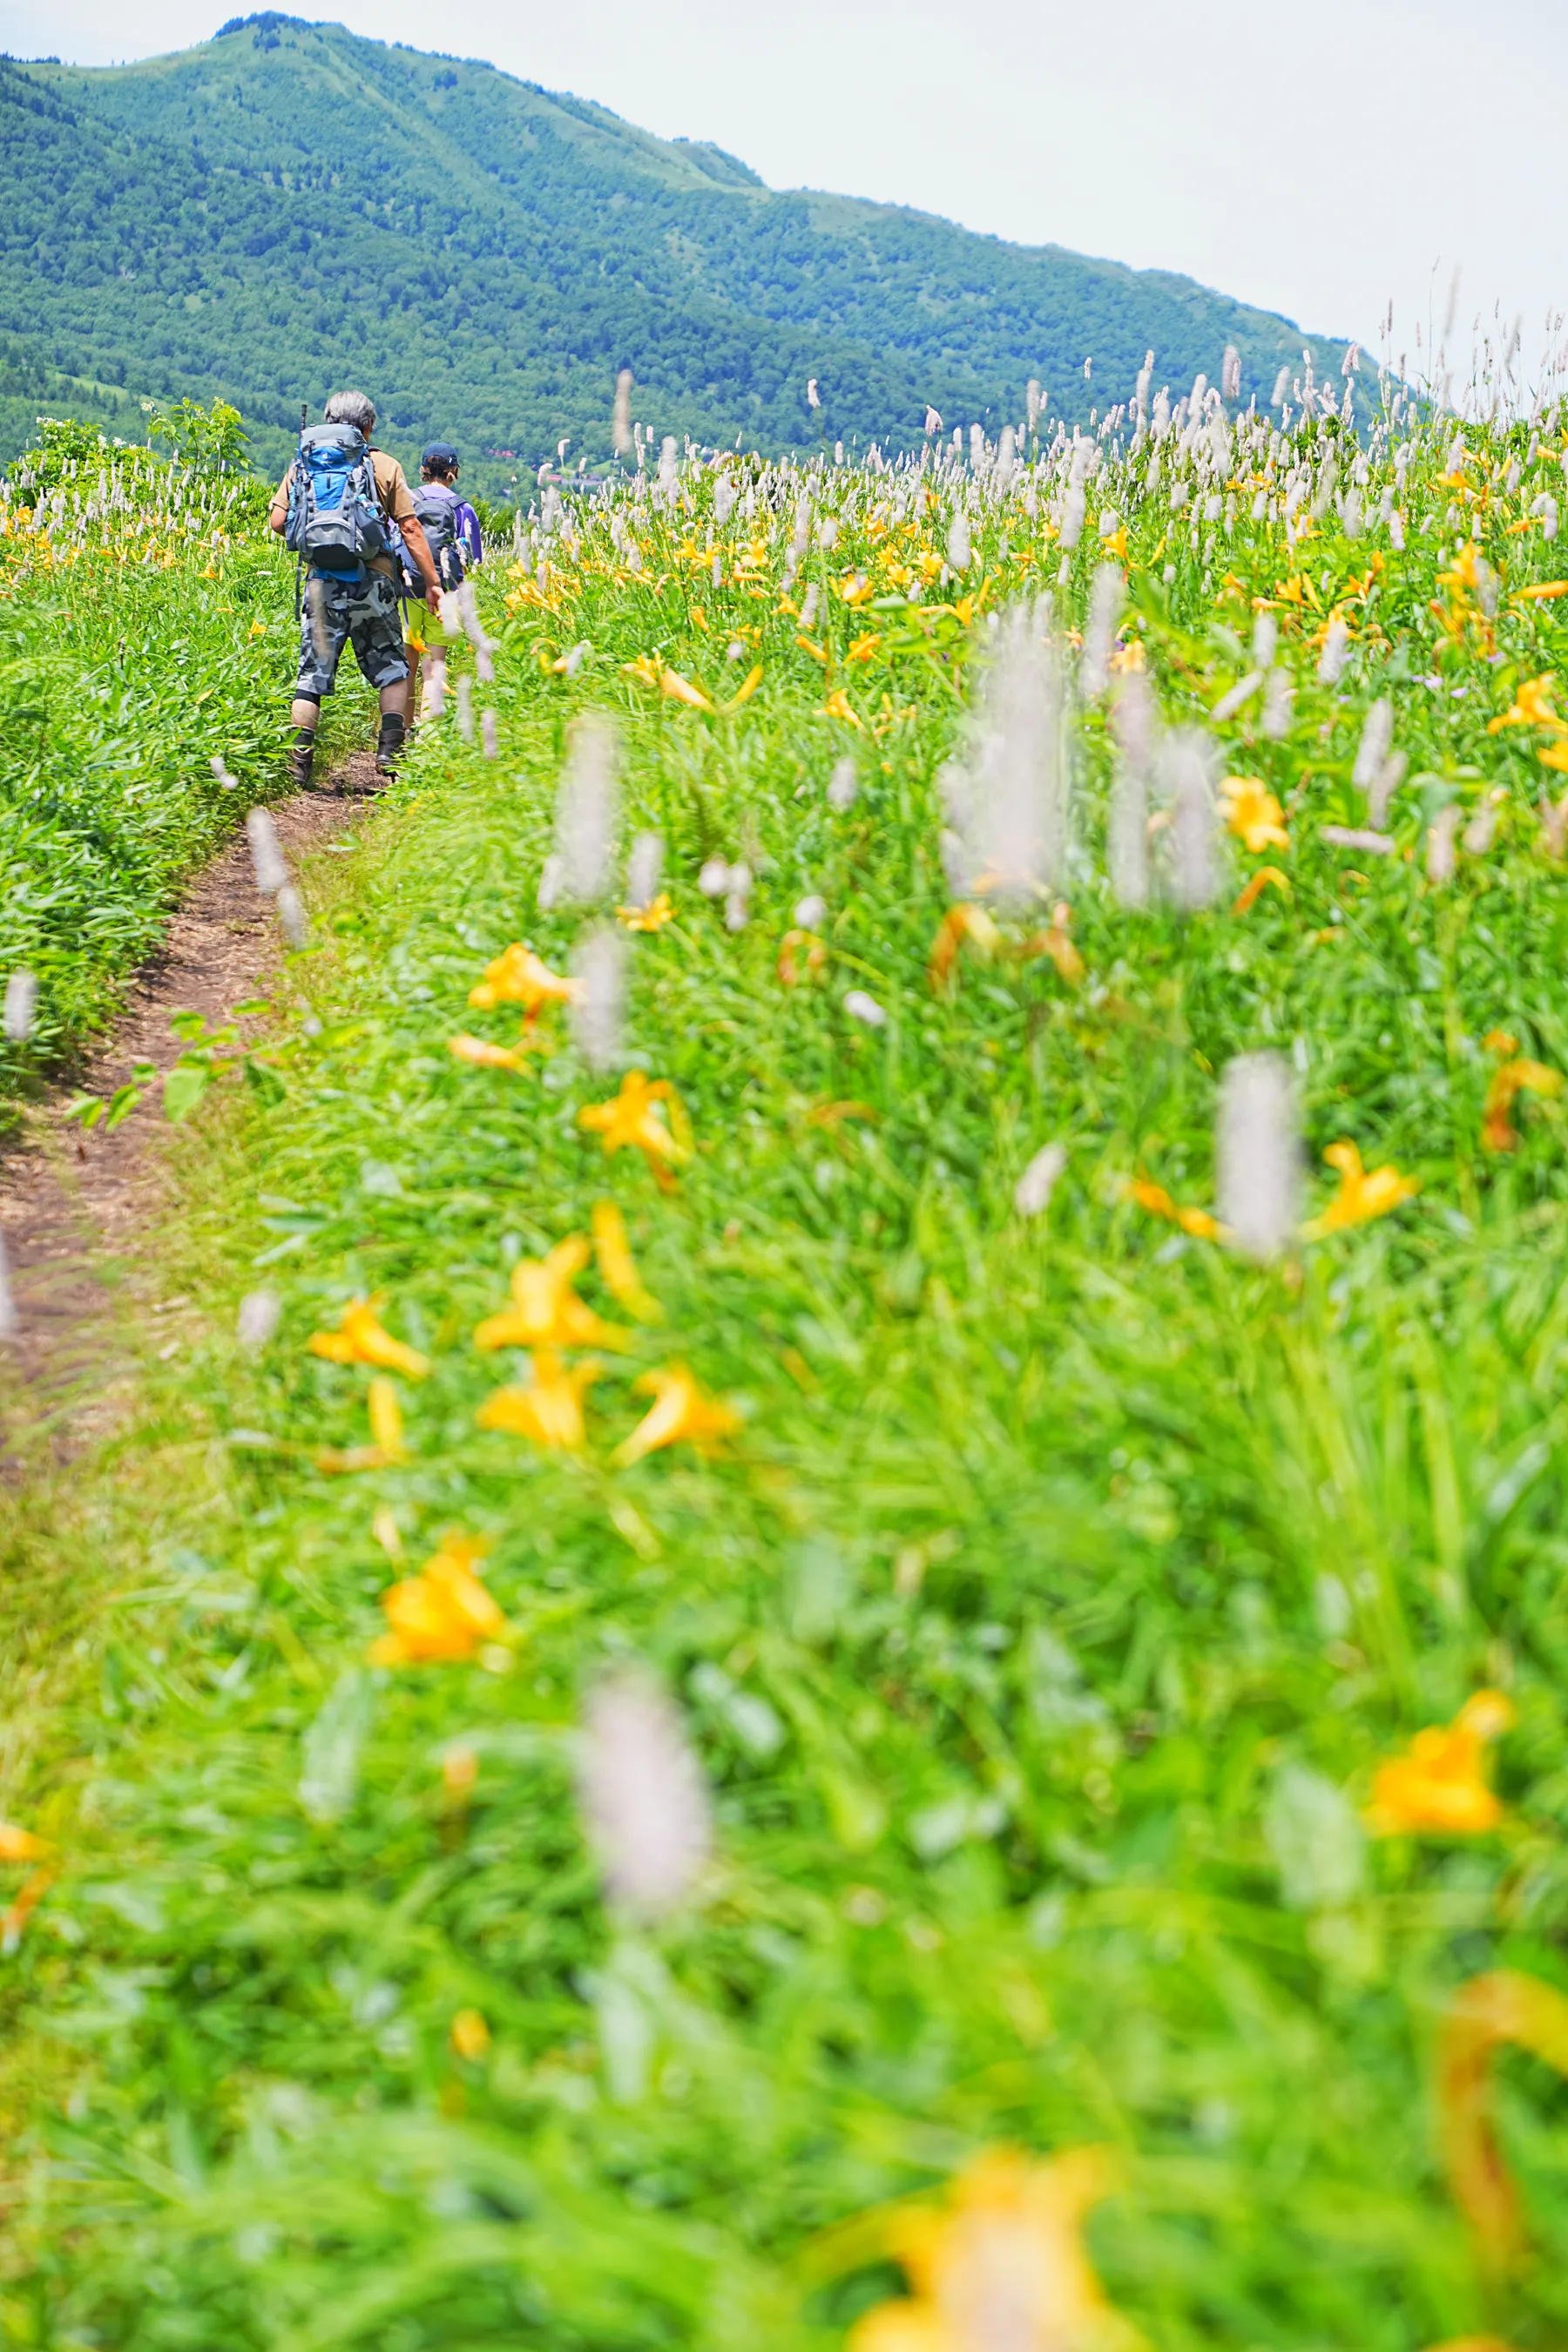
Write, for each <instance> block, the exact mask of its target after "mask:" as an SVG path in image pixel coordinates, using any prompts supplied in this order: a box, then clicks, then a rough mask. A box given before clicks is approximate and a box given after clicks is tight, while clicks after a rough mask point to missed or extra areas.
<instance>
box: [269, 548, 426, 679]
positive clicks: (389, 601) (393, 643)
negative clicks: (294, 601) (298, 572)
mask: <svg viewBox="0 0 1568 2352" xmlns="http://www.w3.org/2000/svg"><path fill="white" fill-rule="evenodd" d="M345 645H352V646H353V649H354V659H355V660H356V661H357V662H358V664H359V666H360V669H361V671H362V673H363V677H364V678H365V680H366V682H367V684H369V685H371V686H374V687H378V688H379V687H383V686H396V685H397V684H398V683H399V682H400V680H402V679H403V678H405V677H407V675H408V660H407V656H406V655H405V652H404V650H403V615H402V613H401V610H400V608H399V605H398V601H397V592H396V591H395V588H394V587H393V584H392V583H391V581H390V580H387V579H385V578H384V577H383V575H382V574H381V573H380V572H366V574H365V576H364V579H363V583H355V582H345V581H342V580H331V579H328V578H326V577H325V576H324V575H323V574H322V573H321V572H307V573H306V575H305V593H304V601H303V603H302V604H301V606H300V676H299V679H298V681H297V683H296V685H295V688H294V691H295V693H296V694H297V695H301V696H305V697H309V698H311V699H313V700H315V701H317V702H319V701H321V698H322V697H323V696H324V695H328V694H331V691H332V689H333V688H334V686H335V685H336V683H337V676H338V663H339V661H340V660H341V658H342V650H343V647H344V646H345Z"/></svg>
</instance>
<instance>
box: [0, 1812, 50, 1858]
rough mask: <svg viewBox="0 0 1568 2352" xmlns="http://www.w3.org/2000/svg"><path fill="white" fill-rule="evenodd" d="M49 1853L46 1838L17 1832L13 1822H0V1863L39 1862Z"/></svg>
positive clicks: (31, 1833) (28, 1831)
mask: <svg viewBox="0 0 1568 2352" xmlns="http://www.w3.org/2000/svg"><path fill="white" fill-rule="evenodd" d="M49 1851H50V1847H49V1842H48V1840H47V1838H41V1837H35V1836H34V1834H33V1832H32V1831H31V1830H19V1829H17V1828H16V1825H15V1823H14V1822H0V1862H41V1861H42V1860H43V1858H44V1856H45V1854H47V1853H48V1852H49Z"/></svg>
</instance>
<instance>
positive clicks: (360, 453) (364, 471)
mask: <svg viewBox="0 0 1568 2352" xmlns="http://www.w3.org/2000/svg"><path fill="white" fill-rule="evenodd" d="M283 544H284V545H285V547H288V548H290V549H291V550H292V551H294V553H295V554H297V555H299V556H300V558H301V559H302V561H303V562H306V563H308V564H309V565H310V568H311V570H312V571H314V572H325V573H326V574H327V576H328V577H329V578H330V579H334V580H353V581H358V580H359V579H360V578H361V577H362V574H363V567H364V565H365V563H366V562H367V561H368V560H369V559H370V557H372V556H374V555H384V554H386V553H387V551H388V549H389V547H390V545H391V540H390V535H389V532H388V528H387V524H386V521H385V519H384V516H383V514H382V511H381V501H380V499H378V498H377V497H376V494H375V470H374V467H373V466H372V464H371V461H370V448H369V446H368V444H367V443H366V441H365V438H364V436H363V433H361V432H360V431H359V429H358V427H357V426H356V425H307V426H306V427H305V429H304V431H303V432H302V433H301V434H300V454H299V456H298V457H297V458H296V459H295V461H294V471H293V474H292V477H291V478H290V480H289V515H288V520H287V521H286V522H285V524H284V528H283Z"/></svg>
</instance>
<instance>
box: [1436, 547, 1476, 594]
mask: <svg viewBox="0 0 1568 2352" xmlns="http://www.w3.org/2000/svg"><path fill="white" fill-rule="evenodd" d="M1479 561H1480V550H1479V547H1478V546H1477V545H1476V542H1475V541H1474V540H1473V539H1472V540H1471V541H1470V542H1469V544H1468V546H1466V547H1462V548H1460V550H1459V551H1458V555H1456V556H1455V558H1454V565H1453V569H1452V571H1450V572H1438V574H1437V585H1438V587H1439V588H1447V589H1449V590H1451V591H1452V592H1453V593H1454V594H1456V595H1469V594H1472V593H1474V591H1475V590H1476V589H1477V588H1479V585H1480V575H1479V572H1478V571H1477V569H1476V566H1477V564H1478V563H1479Z"/></svg>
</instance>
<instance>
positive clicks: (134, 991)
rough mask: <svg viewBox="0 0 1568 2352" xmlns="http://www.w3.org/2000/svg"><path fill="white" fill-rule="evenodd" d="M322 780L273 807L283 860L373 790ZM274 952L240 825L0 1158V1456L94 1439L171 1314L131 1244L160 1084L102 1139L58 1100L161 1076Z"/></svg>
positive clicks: (360, 762)
mask: <svg viewBox="0 0 1568 2352" xmlns="http://www.w3.org/2000/svg"><path fill="white" fill-rule="evenodd" d="M331 782H332V785H333V786H334V787H335V789H334V790H331V791H327V792H315V793H296V794H295V795H294V796H293V797H292V798H290V799H289V800H286V801H281V802H279V803H275V804H274V805H273V807H272V810H271V815H272V820H273V823H274V824H275V825H276V826H277V829H278V837H279V843H280V844H281V845H282V848H283V852H284V855H285V856H286V857H287V858H288V860H289V865H290V866H297V865H298V863H299V861H300V858H301V857H303V856H307V855H309V854H310V852H312V851H319V850H328V851H330V850H331V847H332V845H333V844H334V842H335V841H341V842H342V843H343V844H344V845H346V844H347V842H348V840H349V838H350V832H349V829H350V828H351V827H353V825H355V824H358V822H359V820H360V817H361V815H362V814H363V808H364V805H365V803H366V801H367V800H368V799H369V798H370V797H371V796H372V794H373V793H374V790H375V775H374V759H373V755H372V754H371V753H370V752H369V751H356V752H352V753H350V754H349V756H348V759H347V760H346V761H345V762H344V763H343V764H342V766H341V767H340V768H339V769H337V770H336V771H334V772H333V775H332V778H331ZM278 953H279V929H278V922H277V917H276V915H275V913H274V911H273V908H272V906H271V903H270V901H269V900H268V899H266V898H263V897H261V895H260V894H259V893H258V890H257V887H256V882H255V877H254V874H253V871H252V866H251V858H250V850H249V846H248V844H247V840H246V836H245V834H244V832H243V830H241V831H240V832H238V833H237V835H235V837H234V839H233V840H232V841H231V842H230V843H229V845H228V846H227V847H226V849H225V850H224V851H223V852H222V853H221V854H220V855H219V856H217V857H216V858H214V860H213V861H212V863H211V864H210V865H209V866H206V867H205V870H204V871H203V872H202V874H201V875H200V876H199V877H197V879H196V880H195V884H194V886H193V887H192V889H191V891H190V894H189V896H188V897H187V898H185V899H184V901H183V903H182V904H181V905H180V907H179V908H177V909H176V910H175V912H174V916H173V917H172V919H171V920H170V924H169V929H168V934H167V937H166V938H165V940H164V941H163V946H162V948H161V949H160V950H158V952H157V953H156V954H155V955H153V956H152V957H150V958H149V959H148V961H147V962H146V963H144V964H143V965H142V968H141V970H140V971H138V972H137V973H136V974H135V975H134V976H133V978H132V981H131V982H130V983H129V987H128V990H127V999H126V1006H125V1011H124V1013H122V1015H121V1019H120V1020H119V1021H118V1022H117V1023H116V1024H115V1026H114V1029H113V1031H112V1033H111V1034H110V1036H109V1037H108V1038H107V1039H106V1040H105V1041H104V1043H103V1044H102V1045H100V1047H99V1049H98V1051H97V1052H96V1053H94V1054H93V1055H91V1057H90V1058H89V1061H88V1062H87V1063H86V1064H85V1066H82V1067H81V1068H79V1070H78V1071H77V1073H76V1074H75V1075H74V1076H73V1077H72V1079H71V1080H70V1082H68V1083H64V1082H62V1083H58V1084H55V1085H52V1086H50V1087H48V1089H47V1092H46V1093H45V1094H44V1095H43V1096H42V1097H41V1098H40V1099H39V1101H38V1102H37V1104H36V1105H35V1106H34V1107H33V1108H31V1109H30V1110H29V1111H28V1112H27V1114H26V1121H25V1125H24V1127H23V1129H22V1131H21V1134H20V1136H19V1137H18V1138H17V1139H16V1140H15V1141H14V1142H13V1143H12V1145H11V1146H10V1148H9V1149H8V1150H5V1151H4V1153H3V1154H0V1239H3V1240H4V1244H5V1258H6V1264H7V1265H8V1268H9V1273H10V1282H11V1290H12V1296H13V1299H14V1302H15V1306H16V1314H17V1318H18V1328H17V1329H16V1334H15V1336H14V1338H13V1339H12V1342H11V1344H10V1347H9V1349H8V1350H7V1353H8V1357H9V1362H8V1364H7V1365H6V1366H5V1368H4V1370H0V1462H3V1461H4V1460H5V1459H6V1458H7V1457H9V1456H11V1455H12V1454H13V1453H14V1451H15V1449H16V1444H17V1441H18V1438H19V1436H20V1434H21V1433H22V1432H23V1431H24V1430H30V1431H32V1432H33V1433H39V1432H40V1431H42V1432H46V1433H47V1435H48V1437H49V1439H50V1441H51V1444H52V1447H53V1450H54V1451H55V1453H56V1454H57V1455H66V1456H68V1455H70V1454H74V1453H76V1452H77V1451H79V1448H80V1447H81V1446H82V1445H83V1444H86V1443H88V1442H89V1440H90V1439H91V1438H93V1437H95V1436H98V1435H100V1434H101V1433H102V1432H103V1430H104V1429H105V1427H106V1426H107V1424H108V1423H109V1422H110V1419H111V1418H112V1413H113V1397H114V1391H115V1387H116V1383H117V1381H119V1379H120V1378H121V1376H122V1375H123V1373H124V1371H125V1370H126V1369H127V1368H128V1360H129V1350H128V1349H127V1347H126V1345H125V1344H124V1343H125V1341H126V1340H127V1339H128V1336H129V1334H130V1331H131V1329H132V1326H133V1325H134V1324H135V1323H136V1322H138V1321H140V1320H141V1318H142V1317H144V1316H146V1315H149V1314H151V1315H157V1314H159V1313H162V1312H165V1311H168V1310H170V1309H172V1308H174V1307H178V1306H179V1305H180V1304H181V1302H180V1301H179V1300H178V1299H166V1300H164V1299H158V1298H156V1297H146V1296H144V1295H143V1294H144V1292H145V1288H146V1286H145V1283H138V1282H137V1281H135V1280H134V1279H131V1278H130V1277H131V1276H132V1268H133V1265H134V1260H135V1255H136V1238H137V1235H138V1234H139V1233H142V1232H144V1231H145V1230H146V1229H147V1227H148V1226H149V1224H150V1223H151V1222H152V1220H153V1216H154V1214H155V1213H156V1210H157V1208H158V1206H159V1203H160V1202H161V1200H162V1198H163V1192H164V1187H165V1183H166V1169H165V1162H164V1159H163V1153H162V1152H161V1151H160V1150H159V1149H158V1148H157V1146H158V1139H159V1138H160V1137H161V1135H162V1133H163V1110H162V1102H161V1096H160V1092H159V1089H158V1088H157V1087H156V1086H149V1087H148V1088H147V1091H146V1096H145V1098H144V1100H143V1101H142V1103H140V1104H139V1105H138V1106H137V1108H135V1109H134V1110H133V1111H132V1113H131V1114H130V1116H129V1117H128V1118H124V1119H122V1120H121V1123H120V1125H119V1126H118V1127H116V1128H115V1129H113V1130H112V1131H111V1132H106V1131H105V1129H104V1127H103V1125H102V1124H101V1123H100V1124H99V1125H98V1126H97V1127H95V1128H92V1129H83V1128H82V1126H81V1125H80V1124H79V1122H78V1121H76V1120H72V1121H69V1122H67V1120H66V1118H65V1112H66V1109H67V1108H68V1105H69V1104H70V1103H71V1102H72V1101H73V1100H75V1099H76V1098H77V1097H79V1095H81V1094H84V1093H85V1094H91V1095H97V1096H100V1097H102V1098H103V1099H105V1100H107V1099H108V1098H109V1097H110V1096H111V1095H112V1094H113V1093H114V1091H115V1089H116V1088H117V1087H120V1086H121V1085H123V1084H124V1083H125V1082H126V1080H127V1079H129V1077H130V1076H131V1074H132V1070H133V1069H134V1068H135V1067H136V1066H137V1065H138V1064H139V1063H141V1064H149V1063H150V1064H152V1065H153V1066H154V1067H155V1068H156V1069H157V1070H158V1071H159V1072H160V1073H162V1072H163V1071H166V1070H167V1069H169V1068H170V1067H171V1066H172V1065H173V1064H174V1061H175V1060H176V1059H177V1058H178V1056H179V1055H180V1053H181V1051H182V1050H183V1049H182V1044H181V1040H180V1039H179V1038H178V1037H177V1036H175V1035H174V1032H173V1030H172V1029H171V1027H170V1024H171V1022H172V1021H173V1020H174V1017H175V1016H176V1015H177V1014H179V1013H201V1014H202V1015H203V1016H204V1018H205V1020H206V1021H207V1023H208V1024H209V1025H214V1024H218V1023H221V1022H223V1021H225V1020H226V1019H227V1018H228V1017H229V1016H230V1015H231V1013H233V1010H234V1008H235V1006H236V1005H238V1004H243V1003H246V1002H247V1000H249V999H252V998H255V997H257V996H258V995H262V994H265V991H266V983H267V980H268V974H269V973H270V972H271V971H272V970H273V969H274V967H275V966H276V963H277V961H278ZM264 1018H265V1016H264V1015H257V1016H255V1020H256V1022H257V1023H259V1022H260V1021H261V1020H263V1019H264Z"/></svg>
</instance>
